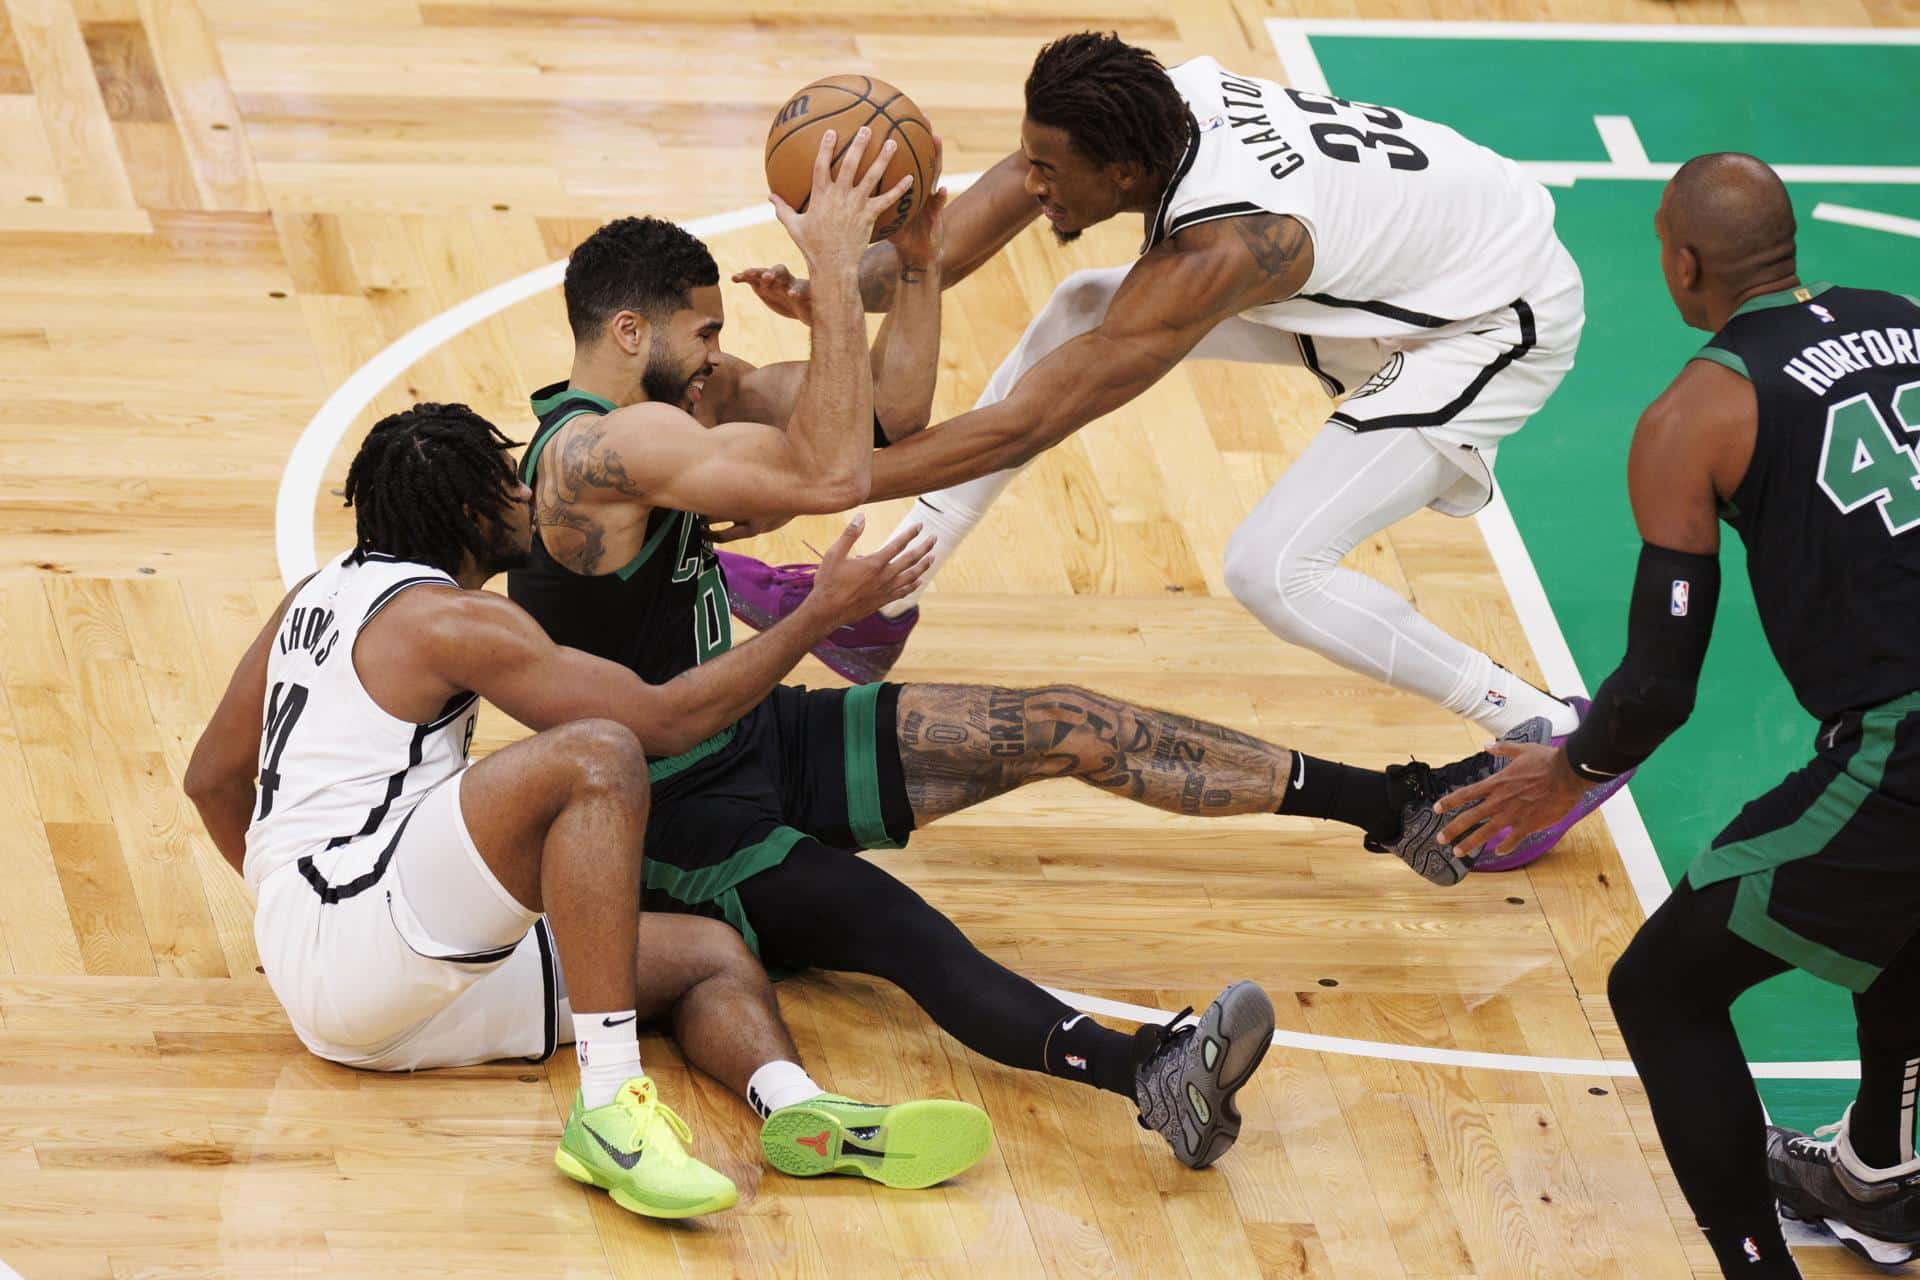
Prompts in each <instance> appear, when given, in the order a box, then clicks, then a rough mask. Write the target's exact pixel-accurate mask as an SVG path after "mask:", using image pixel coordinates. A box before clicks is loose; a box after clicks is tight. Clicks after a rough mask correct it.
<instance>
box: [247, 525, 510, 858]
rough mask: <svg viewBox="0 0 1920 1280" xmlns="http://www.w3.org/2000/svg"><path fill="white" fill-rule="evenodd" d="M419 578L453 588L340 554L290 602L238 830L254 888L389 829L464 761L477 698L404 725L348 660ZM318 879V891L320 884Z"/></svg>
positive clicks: (387, 561)
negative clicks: (369, 628) (253, 780)
mask: <svg viewBox="0 0 1920 1280" xmlns="http://www.w3.org/2000/svg"><path fill="white" fill-rule="evenodd" d="M427 583H433V584H439V585H443V586H454V585H456V584H455V582H454V581H453V579H452V578H450V577H448V576H447V575H446V574H444V573H442V572H441V571H440V570H438V569H435V568H431V567H429V566H427V565H423V564H412V563H409V562H407V561H403V560H395V559H393V558H392V557H383V556H379V555H370V556H368V557H367V558H366V559H365V560H364V561H363V562H359V563H349V562H348V558H347V557H346V556H342V557H340V558H339V559H337V560H334V561H332V562H331V563H329V564H328V565H326V566H325V567H324V568H322V569H321V570H320V571H319V572H318V573H316V574H314V575H313V577H312V579H310V580H309V581H308V582H307V583H306V585H305V586H303V587H301V588H300V590H299V592H298V594H296V595H295V596H294V598H293V600H292V601H291V602H290V603H289V604H288V606H287V612H286V616H285V617H284V618H282V619H281V623H280V634H279V635H278V636H277V637H275V639H274V641H273V649H272V651H271V653H270V654H269V655H268V657H267V701H266V706H265V707H264V708H263V709H262V716H263V721H264V724H265V730H264V732H263V733H262V734H261V738H260V795H259V799H258V800H257V802H256V803H255V807H254V813H253V822H252V824H251V825H249V826H248V827H247V860H246V879H247V885H248V887H249V888H251V889H253V890H254V891H255V893H258V892H259V888H260V882H261V881H262V880H264V879H266V878H267V876H269V875H271V874H272V873H273V872H275V871H277V870H279V869H280V868H281V867H283V866H285V865H286V864H288V863H290V862H293V861H295V860H299V859H303V858H305V856H306V855H309V854H311V853H313V852H315V851H316V850H321V849H332V848H337V847H338V846H340V845H343V844H347V843H349V842H350V841H353V840H358V839H361V838H363V837H369V836H381V835H383V834H384V833H390V832H392V831H393V830H394V829H395V828H396V827H397V826H398V825H399V824H400V823H401V822H403V821H404V820H405V819H406V816H407V815H408V814H409V813H411V812H412V811H413V807H414V805H415V804H417V803H418V802H419V800H420V798H421V797H422V796H424V795H425V794H426V793H427V792H428V791H430V790H432V789H433V787H435V786H436V785H438V784H439V783H441V782H444V781H445V780H446V779H448V778H450V777H452V776H453V775H454V774H456V773H458V772H459V771H460V770H461V769H462V768H464V767H465V766H466V763H467V749H468V747H469V746H471V744H472V742H473V725H474V719H475V717H476V716H477V715H478V709H477V706H476V702H477V699H476V697H475V695H473V694H471V693H462V694H459V695H457V696H455V697H454V698H453V700H452V701H450V702H449V703H448V704H447V705H446V707H444V708H443V709H442V710H441V712H440V714H439V715H437V716H435V717H434V718H433V719H432V720H431V721H429V722H428V723H426V724H409V723H408V722H407V721H405V720H400V719H397V718H395V717H394V716H392V715H390V714H388V713H387V712H386V711H384V710H382V709H381V707H380V705H379V704H378V703H376V702H375V701H374V700H373V698H372V696H371V695H370V694H368V693H367V690H366V686H364V685H362V684H361V683H360V674H359V672H357V671H355V670H354V666H353V642H354V638H355V637H356V636H357V635H358V634H359V632H360V628H362V627H364V626H366V625H367V623H368V622H370V621H372V620H373V617H374V615H375V614H377V613H379V612H380V610H382V609H384V608H385V607H386V606H387V604H388V603H389V602H390V601H392V600H393V598H394V597H395V596H397V595H399V594H400V593H401V592H402V591H405V590H406V589H407V588H408V587H414V586H420V585H422V584H427ZM310 867H311V864H310V863H307V864H306V867H303V869H307V868H310ZM313 874H317V873H313ZM315 888H317V889H320V890H321V892H322V893H323V895H324V894H325V893H326V892H327V890H328V888H329V886H326V885H325V884H323V883H322V884H316V885H315ZM331 888H332V889H333V890H335V891H338V890H340V889H341V888H342V886H338V885H335V886H331Z"/></svg>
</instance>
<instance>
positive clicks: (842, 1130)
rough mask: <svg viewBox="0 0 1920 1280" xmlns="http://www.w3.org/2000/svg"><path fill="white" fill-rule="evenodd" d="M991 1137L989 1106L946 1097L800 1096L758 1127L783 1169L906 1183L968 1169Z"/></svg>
mask: <svg viewBox="0 0 1920 1280" xmlns="http://www.w3.org/2000/svg"><path fill="white" fill-rule="evenodd" d="M852 1108H858V1110H853V1109H852ZM861 1111H871V1112H872V1115H871V1116H866V1115H862V1114H860V1112H861ZM869 1119H870V1120H871V1121H872V1123H860V1122H861V1121H865V1120H869ZM992 1142H993V1122H992V1121H991V1120H989V1119H988V1118H987V1113H986V1112H984V1111H982V1110H980V1108H978V1107H975V1106H969V1105H968V1104H967V1103H964V1102H955V1101H952V1100H950V1099H946V1098H929V1099H925V1100H921V1101H916V1102H902V1103H898V1104H896V1105H894V1106H891V1107H878V1106H871V1107H870V1106H867V1105H865V1104H849V1103H846V1102H842V1101H837V1100H821V1101H820V1102H818V1103H810V1102H802V1103H798V1104H796V1105H794V1106H791V1107H782V1108H781V1109H780V1110H778V1111H776V1112H774V1113H773V1114H772V1115H770V1116H768V1117H767V1119H766V1122H765V1123H764V1124H762V1125H761V1127H760V1149H761V1151H762V1152H763V1153H764V1154H765V1155H766V1158H767V1163H768V1164H770V1165H772V1166H773V1167H774V1168H776V1169H778V1170H779V1171H780V1172H782V1173H785V1174H790V1175H791V1176H793V1177H796V1178H817V1177H820V1176H821V1175H823V1174H830V1173H850V1174H858V1175H859V1176H860V1177H863V1178H869V1179H871V1180H873V1181H874V1182H878V1183H880V1184H881V1185H883V1186H888V1187H898V1188H903V1189H916V1188H920V1187H931V1186H933V1185H935V1184H936V1183H941V1182H945V1181H946V1180H947V1179H949V1178H952V1177H954V1176H956V1175H958V1174H960V1173H963V1172H965V1171H966V1170H968V1169H970V1168H972V1167H973V1166H974V1164H975V1163H976V1162H978V1161H979V1159H980V1157H981V1156H983V1155H985V1154H986V1153H987V1147H988V1146H989V1145H991V1144H992Z"/></svg>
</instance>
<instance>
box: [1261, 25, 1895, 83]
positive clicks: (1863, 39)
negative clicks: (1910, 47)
mask: <svg viewBox="0 0 1920 1280" xmlns="http://www.w3.org/2000/svg"><path fill="white" fill-rule="evenodd" d="M1283 32H1289V33H1290V32H1300V33H1302V34H1305V35H1325V36H1389V37H1391V36H1406V37H1413V38H1418V39H1426V40H1623V41H1633V40H1640V41H1648V42H1652V43H1658V44H1865V45H1872V44H1920V30H1913V29H1895V28H1891V27H1730V26H1707V25H1691V24H1689V25H1684V26H1682V25H1673V26H1653V25H1649V24H1644V23H1642V24H1636V23H1627V22H1622V23H1610V22H1414V21H1399V20H1395V19H1387V18H1383V19H1377V20H1376V19H1372V18H1268V19H1267V33H1268V35H1269V37H1270V38H1272V40H1273V42H1274V47H1275V49H1276V50H1277V49H1278V48H1279V45H1280V36H1281V33H1283ZM1297 87H1299V88H1303V89H1304V88H1306V87H1307V86H1305V85H1299V86H1297ZM1316 92H1324V90H1317V91H1316Z"/></svg>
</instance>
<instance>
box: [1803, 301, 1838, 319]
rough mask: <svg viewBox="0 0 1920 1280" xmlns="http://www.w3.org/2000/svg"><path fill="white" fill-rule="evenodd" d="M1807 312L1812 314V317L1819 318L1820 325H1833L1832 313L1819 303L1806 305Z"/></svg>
mask: <svg viewBox="0 0 1920 1280" xmlns="http://www.w3.org/2000/svg"><path fill="white" fill-rule="evenodd" d="M1807 310H1809V311H1811V312H1813V314H1814V315H1816V316H1818V317H1820V323H1821V324H1832V323H1833V312H1831V311H1829V310H1827V309H1826V308H1825V307H1823V306H1821V305H1820V304H1819V303H1817V302H1810V303H1808V304H1807Z"/></svg>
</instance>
